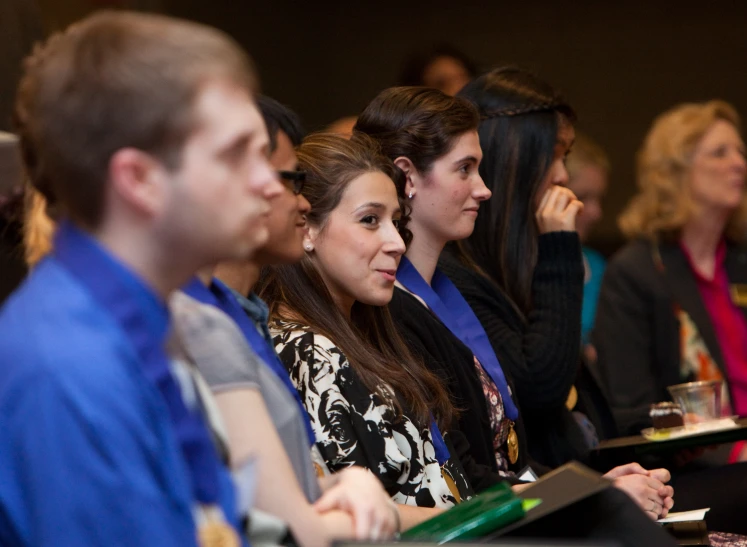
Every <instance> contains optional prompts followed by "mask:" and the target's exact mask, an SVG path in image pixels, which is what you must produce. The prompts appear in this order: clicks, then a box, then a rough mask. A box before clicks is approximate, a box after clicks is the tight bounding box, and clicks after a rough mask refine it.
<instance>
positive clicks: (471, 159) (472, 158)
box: [454, 156, 480, 165]
mask: <svg viewBox="0 0 747 547" xmlns="http://www.w3.org/2000/svg"><path fill="white" fill-rule="evenodd" d="M465 161H466V162H469V163H480V160H478V159H477V158H476V157H475V156H464V157H463V158H461V159H458V160H456V161H455V162H454V165H459V164H460V163H464V162H465Z"/></svg>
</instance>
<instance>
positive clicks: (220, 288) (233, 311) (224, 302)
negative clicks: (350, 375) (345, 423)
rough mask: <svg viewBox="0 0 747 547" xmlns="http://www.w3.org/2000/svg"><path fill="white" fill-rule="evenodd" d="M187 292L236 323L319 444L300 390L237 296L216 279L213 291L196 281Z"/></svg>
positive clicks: (186, 289) (212, 284)
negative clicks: (278, 382)
mask: <svg viewBox="0 0 747 547" xmlns="http://www.w3.org/2000/svg"><path fill="white" fill-rule="evenodd" d="M184 292H186V293H187V294H188V295H189V296H191V297H192V298H194V299H195V300H198V301H200V302H202V303H203V304H208V305H211V306H215V307H216V308H218V309H219V310H221V311H222V312H223V313H225V314H226V315H228V316H229V317H230V318H231V319H232V320H233V322H234V323H236V325H237V326H238V327H239V329H240V330H241V333H242V334H243V335H244V338H245V339H246V341H247V342H248V343H249V346H250V347H251V348H252V349H253V350H254V351H255V352H256V353H257V355H259V357H260V359H262V361H263V362H264V363H265V364H266V365H267V366H268V367H270V370H272V371H273V372H274V373H275V375H276V376H277V377H278V378H280V380H281V381H282V382H283V385H284V386H285V387H286V389H287V390H288V392H289V393H290V394H291V395H292V396H293V398H294V399H295V401H296V404H297V405H298V407H299V410H300V412H301V416H302V417H303V420H304V425H305V427H306V435H307V437H308V440H309V446H311V445H313V444H314V443H315V442H316V437H315V435H314V430H313V429H312V427H311V420H310V419H309V415H308V413H307V412H306V408H305V407H304V405H303V402H302V401H301V396H300V395H299V394H298V390H297V389H296V387H295V386H294V385H293V382H292V381H291V379H290V376H289V375H288V371H287V370H286V368H285V367H284V366H283V363H282V362H281V361H280V358H279V357H278V354H277V353H276V352H275V348H273V347H272V346H271V345H270V341H269V340H265V339H264V338H263V337H262V335H261V334H260V333H259V331H258V330H257V327H256V325H255V324H254V322H253V321H252V320H251V319H250V318H249V316H248V315H247V314H246V312H245V311H244V309H243V308H242V307H241V304H240V303H239V302H238V300H237V299H236V296H235V295H234V294H233V292H231V289H229V288H228V287H227V286H226V285H225V284H223V283H222V282H221V281H220V280H218V279H215V278H213V280H212V282H211V283H210V287H206V286H205V284H204V283H202V282H201V281H200V280H199V279H197V278H194V279H192V281H190V282H189V284H188V285H187V286H186V287H185V288H184Z"/></svg>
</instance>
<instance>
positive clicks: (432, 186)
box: [355, 87, 526, 491]
mask: <svg viewBox="0 0 747 547" xmlns="http://www.w3.org/2000/svg"><path fill="white" fill-rule="evenodd" d="M479 121H480V119H479V116H478V113H477V111H476V109H475V108H474V107H473V106H472V105H471V104H470V103H469V101H467V100H465V99H462V98H458V97H449V96H448V95H446V94H444V93H442V92H440V91H438V90H435V89H429V88H424V87H396V88H391V89H386V90H384V91H382V92H381V93H379V95H378V96H377V97H376V98H374V100H373V101H371V103H369V105H368V106H367V107H366V108H365V110H364V111H363V113H362V114H361V115H360V117H359V118H358V123H357V125H356V128H355V129H356V131H357V132H361V133H365V134H368V135H370V136H372V137H373V138H374V139H376V140H377V141H378V142H379V144H380V145H381V148H382V151H383V152H384V153H385V154H386V155H387V156H389V158H390V159H392V160H393V161H394V163H395V164H396V165H397V166H398V167H399V168H400V170H401V171H402V172H403V173H404V175H405V178H406V194H407V201H408V204H409V205H410V206H411V208H412V214H411V220H410V222H409V224H408V228H409V229H410V230H411V231H412V234H413V241H412V243H411V244H410V246H409V247H408V250H407V255H406V256H407V258H406V259H403V263H402V264H400V269H399V270H398V272H397V280H398V288H397V289H396V290H395V295H394V299H393V301H392V304H391V305H390V307H391V309H392V314H393V316H394V317H395V320H396V322H397V326H398V328H399V329H400V332H402V334H403V336H404V337H405V338H406V340H407V342H408V345H409V346H410V347H411V348H412V350H413V351H414V352H416V353H417V354H418V355H419V356H420V357H421V358H423V360H424V361H425V362H426V364H427V365H428V366H429V367H430V368H431V369H432V370H434V371H435V372H437V373H438V374H439V376H440V377H441V378H442V379H443V381H444V382H446V383H448V385H449V391H450V393H451V396H452V398H453V400H454V404H455V405H456V406H457V407H458V408H459V409H460V415H459V422H458V424H456V426H457V428H458V429H459V430H460V431H461V432H462V433H463V434H464V436H465V437H466V440H467V442H468V444H469V447H468V448H467V446H466V443H465V445H460V446H459V454H460V457H461V458H462V461H463V463H464V464H465V468H466V469H467V471H468V473H469V475H470V479H471V480H472V486H473V487H474V488H475V489H476V490H478V491H480V490H482V489H484V488H486V487H488V486H490V485H491V484H493V483H494V481H495V477H496V476H498V475H499V474H500V475H503V476H505V477H508V478H511V479H512V480H515V479H514V477H513V474H514V472H515V471H518V470H519V469H521V467H523V465H525V463H526V458H525V454H526V450H523V449H522V446H521V445H520V442H523V439H522V438H523V435H522V434H521V429H520V422H518V410H517V408H516V404H515V403H514V401H513V400H512V398H511V395H510V387H509V385H508V383H507V379H506V378H505V376H504V375H503V373H502V371H501V367H500V365H499V364H498V363H496V362H495V360H494V359H493V361H489V359H490V356H489V355H485V354H483V355H480V356H479V357H478V356H477V355H476V353H475V349H474V348H473V347H470V346H469V345H468V343H466V342H465V340H464V339H462V337H461V336H460V334H461V333H459V332H456V331H455V329H453V328H449V325H448V317H446V316H445V315H446V313H445V312H444V313H439V310H441V311H443V310H444V309H445V308H448V307H450V306H451V305H452V304H453V303H446V304H444V305H443V306H439V305H438V304H439V302H434V301H433V300H434V298H436V297H434V298H428V296H429V295H430V296H433V294H432V293H431V291H430V290H429V289H430V287H431V286H432V285H431V282H432V281H433V280H434V276H435V280H436V281H437V282H438V281H439V280H441V281H443V279H442V277H441V274H440V272H437V271H436V263H437V261H438V257H439V255H440V253H441V251H442V249H443V247H444V246H445V245H446V243H447V242H449V241H455V240H459V239H463V238H465V237H467V236H468V235H469V234H470V233H471V232H472V229H473V227H474V222H475V217H476V216H477V210H478V209H479V207H480V203H481V202H483V201H485V200H486V199H488V198H489V197H490V191H489V190H488V189H487V188H486V187H485V184H484V183H483V181H482V179H481V178H480V174H479V173H478V165H479V163H480V160H481V158H482V152H481V151H480V143H479V138H478V135H477V126H478V124H479ZM403 269H404V270H406V271H407V272H409V274H411V276H412V277H414V278H415V279H414V281H413V283H417V284H418V286H419V287H420V290H417V289H416V288H414V286H413V284H410V283H408V281H407V280H405V279H404V275H405V274H404V273H403ZM428 308H430V309H431V311H433V313H430V312H429V311H428ZM482 349H485V348H482ZM477 351H480V350H477ZM488 352H490V350H489V348H488ZM507 407H508V408H507ZM473 462H474V464H475V465H473Z"/></svg>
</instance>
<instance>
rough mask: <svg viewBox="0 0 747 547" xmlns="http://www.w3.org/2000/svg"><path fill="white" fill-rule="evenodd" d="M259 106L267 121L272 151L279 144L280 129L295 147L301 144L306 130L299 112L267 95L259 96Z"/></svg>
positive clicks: (266, 125)
mask: <svg viewBox="0 0 747 547" xmlns="http://www.w3.org/2000/svg"><path fill="white" fill-rule="evenodd" d="M257 106H258V107H259V111H260V113H261V114H262V119H263V120H264V121H265V127H267V136H268V137H269V139H270V152H274V151H275V149H276V148H277V146H278V132H280V131H282V132H283V133H285V134H286V135H288V139H289V140H290V141H291V144H292V145H293V146H294V147H295V146H298V145H300V144H301V141H302V140H303V137H304V135H305V134H306V132H305V131H304V129H303V126H302V125H301V119H300V118H299V117H298V114H296V113H295V112H293V111H292V110H291V109H290V108H288V107H287V106H285V105H284V104H281V103H279V102H278V101H276V100H275V99H273V98H272V97H268V96H267V95H259V96H258V97H257Z"/></svg>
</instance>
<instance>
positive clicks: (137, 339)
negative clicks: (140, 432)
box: [53, 221, 170, 359]
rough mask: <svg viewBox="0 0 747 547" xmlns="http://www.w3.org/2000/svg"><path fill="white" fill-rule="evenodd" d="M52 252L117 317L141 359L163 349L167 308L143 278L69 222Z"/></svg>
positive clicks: (167, 325) (58, 234)
mask: <svg viewBox="0 0 747 547" xmlns="http://www.w3.org/2000/svg"><path fill="white" fill-rule="evenodd" d="M53 254H54V257H55V258H56V259H57V260H58V261H60V262H61V263H62V264H63V265H64V266H65V268H66V269H68V270H69V271H70V272H71V273H72V274H73V275H75V277H77V278H78V279H79V280H80V281H81V282H82V283H83V284H84V285H85V286H86V288H87V289H88V290H89V291H90V292H91V294H92V295H93V297H94V299H95V300H96V301H97V302H98V303H99V304H100V305H101V306H102V307H103V308H104V309H106V310H108V311H109V313H110V314H111V315H112V316H113V317H114V318H115V319H116V320H117V322H118V323H119V324H120V326H121V328H122V329H123V330H124V331H125V333H126V334H127V336H128V338H130V340H131V341H132V343H133V345H134V347H135V350H136V351H137V352H138V354H139V355H140V357H141V358H143V359H144V358H146V356H148V355H149V354H150V353H151V352H153V351H154V350H155V351H163V347H164V345H165V343H166V338H167V336H168V333H169V328H170V321H169V312H168V307H167V305H166V302H165V301H164V300H163V299H162V298H161V297H160V296H158V295H157V294H156V292H155V291H154V290H153V289H152V288H151V287H150V286H148V285H147V283H145V281H144V280H143V279H141V278H140V277H139V276H138V275H137V274H136V273H135V272H133V271H132V270H130V269H129V268H128V267H127V266H125V265H124V264H122V263H121V262H120V261H118V260H117V259H116V258H115V257H114V256H112V254H111V253H110V252H109V251H108V250H106V249H105V248H104V247H103V246H102V245H101V244H100V243H99V242H98V241H96V240H95V239H94V238H93V237H92V236H90V235H89V234H87V233H85V232H83V231H82V230H80V229H79V228H76V227H75V226H74V225H73V224H72V223H70V222H69V221H63V222H61V223H60V224H59V226H58V228H57V231H56V235H55V239H54V251H53Z"/></svg>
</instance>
